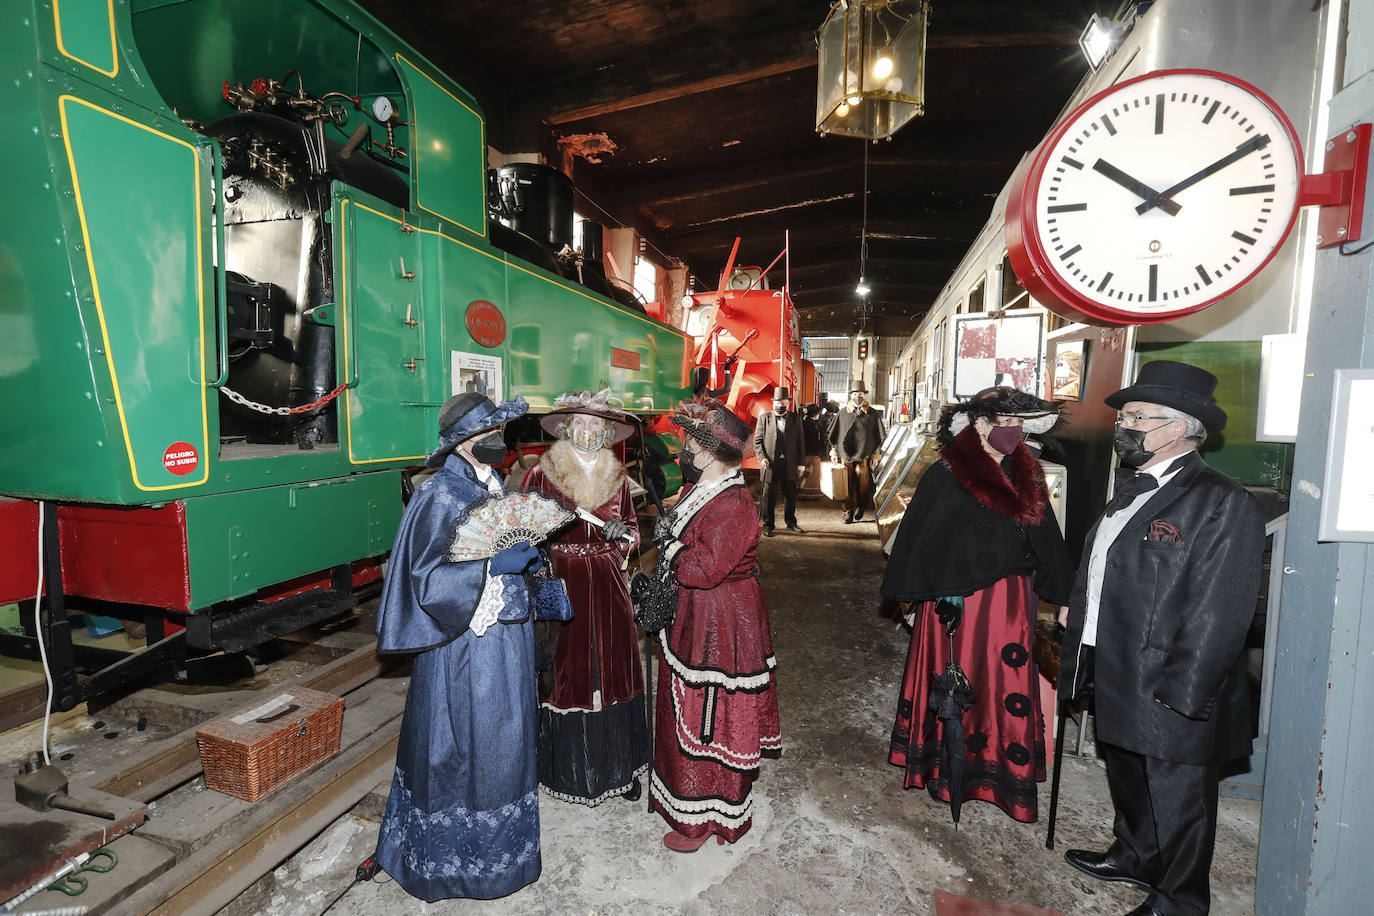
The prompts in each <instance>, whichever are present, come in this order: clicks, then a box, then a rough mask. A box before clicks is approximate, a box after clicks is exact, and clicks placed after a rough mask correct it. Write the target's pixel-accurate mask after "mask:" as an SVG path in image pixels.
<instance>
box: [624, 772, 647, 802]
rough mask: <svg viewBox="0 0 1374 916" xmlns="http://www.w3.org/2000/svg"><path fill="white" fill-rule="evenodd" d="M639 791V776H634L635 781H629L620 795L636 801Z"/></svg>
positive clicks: (627, 799) (640, 788) (640, 789)
mask: <svg viewBox="0 0 1374 916" xmlns="http://www.w3.org/2000/svg"><path fill="white" fill-rule="evenodd" d="M641 791H643V790H642V787H641V786H640V783H639V777H638V776H636V777H635V781H634V782H632V783H630V787H629V788H628V789H626V790H625V791H624V792H622V793H620V796H621V798H623V799H625V800H626V801H632V802H637V801H639V794H640V792H641Z"/></svg>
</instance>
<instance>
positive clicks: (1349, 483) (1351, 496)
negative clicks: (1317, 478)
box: [1317, 369, 1374, 543]
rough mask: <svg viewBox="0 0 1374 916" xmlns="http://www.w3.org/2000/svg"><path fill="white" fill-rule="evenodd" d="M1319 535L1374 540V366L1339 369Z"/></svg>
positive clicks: (1321, 538) (1321, 537)
mask: <svg viewBox="0 0 1374 916" xmlns="http://www.w3.org/2000/svg"><path fill="white" fill-rule="evenodd" d="M1333 386H1334V390H1333V391H1332V394H1331V426H1330V430H1329V432H1328V433H1327V440H1326V473H1325V474H1324V475H1323V476H1324V481H1323V484H1322V493H1321V516H1320V518H1319V519H1318V522H1317V540H1318V541H1361V542H1365V543H1369V542H1374V477H1372V476H1370V474H1369V473H1368V472H1367V468H1368V462H1369V455H1370V453H1371V450H1374V369H1337V370H1336V372H1335V380H1334V382H1333Z"/></svg>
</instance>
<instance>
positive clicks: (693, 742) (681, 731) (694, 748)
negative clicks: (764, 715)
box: [671, 678, 781, 770]
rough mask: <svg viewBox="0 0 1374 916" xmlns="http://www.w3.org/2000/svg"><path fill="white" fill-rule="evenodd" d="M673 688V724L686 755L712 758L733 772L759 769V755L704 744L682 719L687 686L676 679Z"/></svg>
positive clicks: (680, 745)
mask: <svg viewBox="0 0 1374 916" xmlns="http://www.w3.org/2000/svg"><path fill="white" fill-rule="evenodd" d="M671 686H672V691H671V692H672V696H673V723H674V724H675V725H676V726H677V729H676V730H677V744H678V747H679V748H681V749H682V752H683V753H684V754H686V755H687V756H688V757H698V758H700V757H710V758H711V759H713V760H715V761H717V762H719V763H723V764H725V765H726V766H727V767H729V768H730V769H732V770H757V769H758V768H759V755H758V754H757V753H740V752H738V751H734V750H731V749H730V748H728V747H726V746H725V745H723V744H717V743H716V742H714V741H710V742H707V743H704V744H703V743H702V741H701V739H700V738H699V737H698V736H697V735H695V734H693V732H692V726H691V725H689V724H688V723H687V722H686V721H684V719H683V717H682V700H683V698H684V696H685V694H686V690H687V687H686V685H685V684H683V683H682V681H679V680H677V679H676V678H674V679H673V681H672V685H671ZM707 702H708V703H710V702H711V701H710V700H708V701H707ZM774 740H781V739H774Z"/></svg>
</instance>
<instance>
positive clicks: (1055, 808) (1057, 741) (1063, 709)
mask: <svg viewBox="0 0 1374 916" xmlns="http://www.w3.org/2000/svg"><path fill="white" fill-rule="evenodd" d="M1054 705H1056V706H1058V707H1059V728H1058V729H1057V730H1056V731H1055V733H1054V774H1053V775H1052V776H1051V777H1050V822H1049V830H1048V831H1047V832H1046V834H1045V848H1046V849H1053V848H1054V818H1055V815H1056V814H1058V813H1059V770H1060V767H1061V766H1062V765H1063V763H1064V724H1065V723H1066V722H1068V720H1069V705H1068V704H1067V703H1064V702H1060V701H1056V703H1055V704H1054ZM1079 727H1080V728H1081V727H1082V725H1081V724H1080V725H1079Z"/></svg>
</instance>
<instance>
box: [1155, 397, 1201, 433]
mask: <svg viewBox="0 0 1374 916" xmlns="http://www.w3.org/2000/svg"><path fill="white" fill-rule="evenodd" d="M1155 406H1156V407H1157V408H1158V409H1159V416H1161V417H1168V418H1169V419H1170V420H1184V421H1186V422H1187V424H1188V429H1187V430H1186V431H1185V432H1184V433H1183V438H1185V439H1192V440H1193V441H1195V442H1202V441H1203V440H1205V439H1206V438H1207V427H1205V426H1203V425H1202V421H1201V420H1199V419H1198V418H1197V417H1195V416H1193V415H1192V414H1188V413H1184V412H1183V411H1181V410H1177V409H1175V408H1173V407H1169V406H1168V405H1166V404H1156V405H1155Z"/></svg>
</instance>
